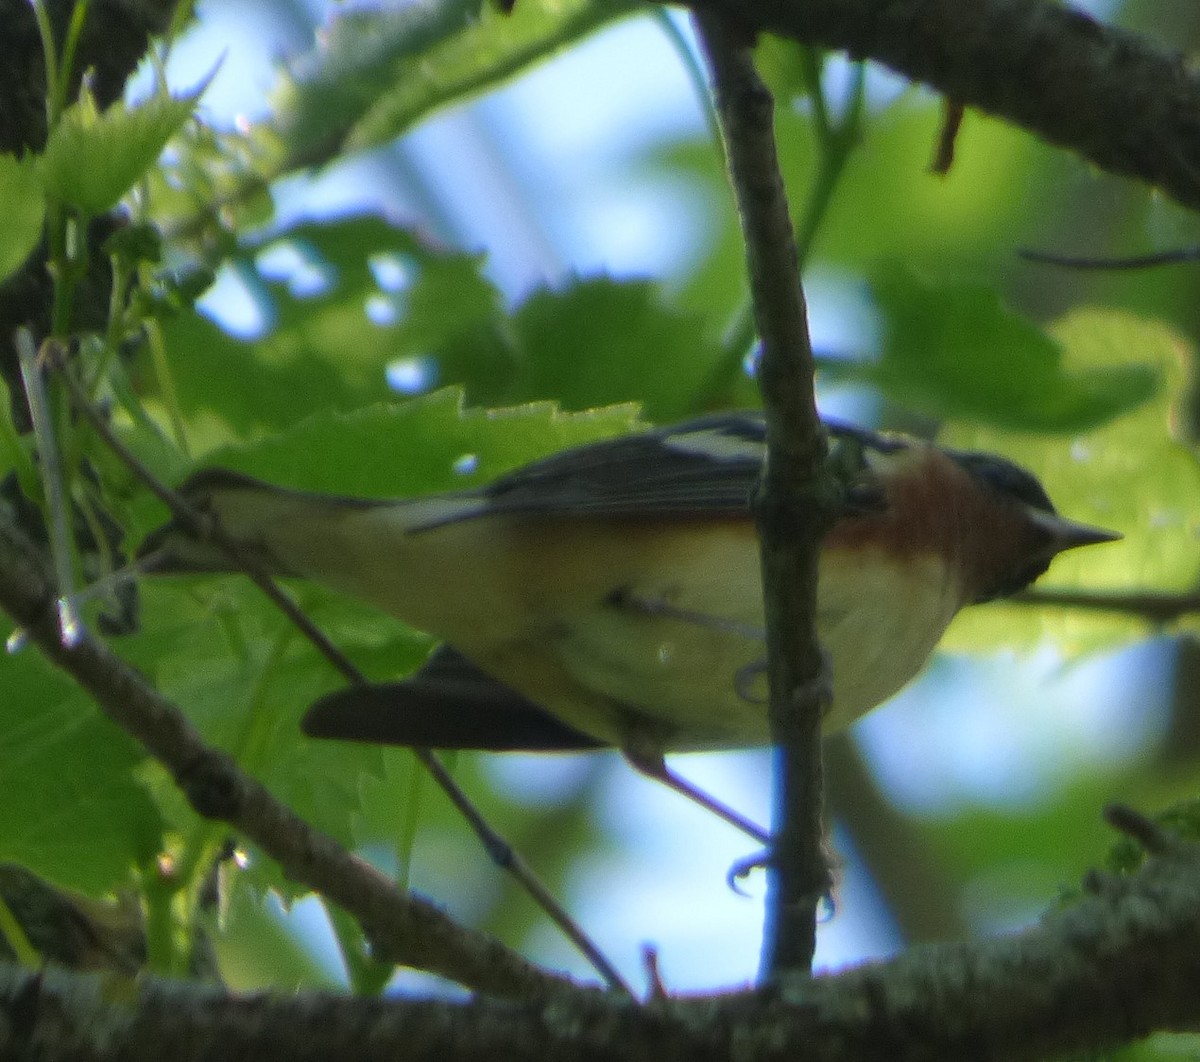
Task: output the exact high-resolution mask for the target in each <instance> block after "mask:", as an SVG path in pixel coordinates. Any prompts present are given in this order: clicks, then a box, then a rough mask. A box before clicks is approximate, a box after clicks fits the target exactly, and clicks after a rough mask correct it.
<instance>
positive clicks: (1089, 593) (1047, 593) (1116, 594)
mask: <svg viewBox="0 0 1200 1062" xmlns="http://www.w3.org/2000/svg"><path fill="white" fill-rule="evenodd" d="M1012 600H1013V601H1016V602H1019V603H1020V604H1024V605H1040V606H1046V605H1056V606H1060V607H1062V608H1077V609H1081V610H1083V611H1085V612H1116V613H1120V614H1122V615H1126V616H1137V617H1139V618H1140V619H1144V620H1145V621H1146V622H1147V623H1154V624H1160V623H1171V622H1173V621H1174V620H1177V619H1180V618H1181V617H1183V616H1190V615H1194V614H1196V613H1197V612H1200V590H1183V591H1173V590H1054V589H1051V588H1049V587H1047V588H1046V589H1041V588H1037V589H1034V590H1027V591H1025V593H1023V594H1018V595H1017V596H1016V597H1014V598H1013V599H1012Z"/></svg>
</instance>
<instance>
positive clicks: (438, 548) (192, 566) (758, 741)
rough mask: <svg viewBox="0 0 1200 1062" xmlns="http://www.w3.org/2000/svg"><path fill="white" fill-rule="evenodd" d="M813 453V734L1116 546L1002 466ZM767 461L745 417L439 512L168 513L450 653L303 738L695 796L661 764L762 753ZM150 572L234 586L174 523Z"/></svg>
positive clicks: (354, 697)
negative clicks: (986, 617)
mask: <svg viewBox="0 0 1200 1062" xmlns="http://www.w3.org/2000/svg"><path fill="white" fill-rule="evenodd" d="M825 429H826V432H827V435H828V439H829V445H830V451H831V460H833V461H835V462H836V466H837V467H838V468H839V469H840V472H839V477H840V479H841V480H842V481H843V488H844V489H843V494H844V499H845V501H844V504H843V506H842V511H841V512H840V514H839V515H838V517H837V519H836V521H835V523H834V525H833V527H832V529H831V530H830V532H829V533H828V535H827V536H826V538H825V539H824V542H823V545H822V548H821V554H820V557H819V576H818V591H817V612H816V619H817V632H818V635H819V638H820V641H821V643H822V645H823V647H824V649H825V651H826V653H827V656H828V659H829V667H830V674H831V685H832V707H831V709H830V710H829V712H828V714H827V716H826V717H825V719H824V720H823V729H824V730H825V732H829V731H832V730H837V729H840V728H843V727H845V726H847V725H849V724H850V723H852V722H853V721H855V720H856V719H857V718H859V717H860V716H862V715H863V714H864V713H866V712H868V711H870V710H871V709H872V708H874V707H876V706H877V705H879V704H881V703H883V702H884V701H886V700H887V699H889V698H890V697H891V696H892V695H893V694H895V693H896V692H897V691H898V690H899V689H901V688H902V687H903V686H905V685H906V684H907V683H908V682H909V681H910V680H911V679H912V678H913V677H914V676H915V675H916V674H917V673H918V672H919V671H920V670H921V669H922V667H923V666H924V664H925V663H926V661H927V660H928V658H929V657H930V655H931V654H932V652H933V650H934V648H935V646H936V645H937V643H938V641H939V640H940V639H941V636H942V634H943V633H944V631H945V630H946V627H947V626H948V625H949V623H950V621H951V620H952V619H953V618H954V616H955V615H956V614H957V613H958V612H959V610H960V609H962V608H964V607H967V606H970V605H975V604H980V603H983V602H987V601H991V600H994V599H997V598H1003V597H1007V596H1009V595H1012V594H1015V593H1017V592H1019V591H1020V590H1022V589H1024V588H1025V587H1027V586H1029V585H1030V584H1031V583H1032V582H1033V581H1034V580H1036V579H1037V578H1038V577H1039V576H1040V575H1041V574H1042V573H1043V572H1045V571H1046V569H1047V568H1048V567H1049V565H1050V562H1051V561H1052V560H1053V559H1054V557H1056V556H1057V555H1058V554H1059V553H1061V552H1063V551H1064V550H1069V549H1074V548H1077V547H1080V546H1086V545H1093V544H1099V543H1104V542H1110V541H1114V540H1116V539H1118V538H1120V537H1121V536H1120V535H1119V534H1116V533H1114V532H1111V531H1107V530H1104V529H1101V528H1097V527H1091V526H1088V525H1086V524H1081V523H1076V522H1074V521H1071V520H1069V519H1066V518H1065V517H1063V516H1060V515H1059V514H1058V513H1057V511H1056V510H1055V508H1054V505H1053V504H1052V503H1051V501H1050V499H1049V497H1048V496H1047V494H1046V491H1045V490H1044V488H1043V487H1042V485H1041V484H1040V483H1039V482H1038V480H1037V479H1036V477H1034V476H1033V475H1032V474H1031V473H1029V472H1028V471H1026V470H1024V469H1023V468H1021V467H1020V466H1018V465H1016V464H1014V463H1013V462H1011V461H1009V460H1007V459H1005V458H1003V457H1000V456H998V455H994V454H987V453H977V452H971V451H963V450H955V449H950V448H945V447H941V446H938V445H935V444H934V443H932V442H928V441H925V440H921V439H917V438H913V437H909V436H905V435H899V434H889V433H880V432H874V431H869V430H866V429H862V428H858V427H854V426H852V425H849V424H844V423H840V422H835V421H827V422H826V426H825ZM765 449H766V440H765V426H764V421H763V418H762V415H761V414H760V413H758V412H755V411H735V412H727V413H718V414H709V415H707V416H703V417H699V418H696V419H693V420H690V421H687V422H684V423H682V424H678V425H675V426H671V427H662V428H653V429H649V430H644V431H640V432H635V433H632V434H628V435H624V436H618V437H615V438H610V439H606V440H603V441H599V442H593V443H589V444H587V445H583V446H579V447H575V448H573V449H569V450H565V451H562V452H560V453H557V454H553V455H551V456H549V457H546V458H543V459H541V460H537V461H534V462H532V463H531V464H528V465H525V466H523V467H520V468H517V469H515V470H513V471H510V472H508V473H506V474H504V475H501V476H500V477H499V478H497V479H495V480H494V481H493V482H491V483H489V484H487V485H485V486H482V487H478V488H472V489H467V490H459V491H454V492H450V493H442V494H432V495H427V496H418V497H412V498H403V499H368V498H356V497H341V496H336V495H330V494H318V493H312V492H307V491H301V490H294V489H288V488H284V487H280V486H275V485H271V484H268V483H265V482H262V481H260V480H257V479H254V478H252V477H249V476H246V475H244V474H241V473H236V472H231V471H227V470H222V469H216V468H208V469H202V470H200V471H199V472H197V473H195V474H194V475H192V476H191V477H190V478H189V479H187V480H186V481H185V482H184V483H183V484H182V485H181V487H180V488H179V490H180V493H181V494H182V495H183V497H184V498H185V499H186V500H187V501H188V502H189V503H191V504H192V505H193V506H195V507H196V508H198V509H200V510H202V511H203V512H205V513H207V514H209V515H210V516H212V517H214V518H215V519H216V520H217V521H218V522H219V525H220V527H221V528H222V530H223V531H224V532H225V533H226V534H228V535H229V536H231V537H232V538H233V539H235V540H236V541H237V542H239V543H240V544H241V545H242V546H243V548H245V549H247V550H248V551H249V552H250V554H251V555H252V556H253V557H254V558H255V559H256V560H257V561H258V562H259V563H261V564H262V565H263V566H264V567H265V568H266V569H267V570H268V571H270V572H272V573H274V574H277V575H281V576H293V577H299V578H302V579H307V580H311V581H314V582H316V583H319V584H322V585H324V586H325V587H327V588H330V589H333V590H335V591H340V592H343V593H346V594H348V595H351V596H352V597H355V598H358V599H360V600H362V601H364V602H366V603H368V604H370V605H372V606H374V607H376V608H377V609H379V610H381V611H382V612H384V613H387V614H389V615H391V616H394V617H396V618H398V619H400V620H402V621H403V622H404V623H406V624H407V625H409V626H411V627H414V628H416V629H418V630H421V631H424V632H426V633H427V634H429V635H431V636H433V637H434V638H435V639H437V640H438V641H439V642H440V646H439V647H438V648H437V649H436V650H435V651H434V652H433V653H432V654H431V656H430V657H429V658H428V660H427V661H426V663H425V664H424V666H423V667H421V668H420V669H418V670H417V671H416V672H415V673H414V674H413V675H411V676H409V677H407V678H405V679H403V680H400V681H389V682H381V683H378V684H374V685H368V686H358V687H355V686H351V687H347V688H345V689H342V690H339V691H336V692H334V693H331V694H329V695H327V696H325V697H323V698H321V699H320V700H319V701H317V702H316V704H315V705H313V706H312V707H311V708H310V709H309V711H308V713H307V714H306V716H305V717H304V720H303V722H302V727H303V729H304V731H305V732H306V733H307V734H309V735H310V736H313V737H320V738H332V739H341V740H351V741H367V742H376V743H384V744H393V745H409V746H420V747H425V748H435V749H484V750H492V751H505V750H526V751H555V750H562V751H565V750H583V749H596V748H604V747H616V748H618V749H620V750H621V751H623V752H624V753H625V754H626V756H627V758H628V759H629V760H630V761H631V762H632V763H633V764H634V766H636V767H639V768H640V769H642V770H644V771H646V772H647V773H650V774H652V775H654V776H656V777H660V778H662V779H663V780H664V781H667V782H668V784H673V785H675V787H676V788H682V789H683V791H685V792H688V795H693V794H692V793H691V792H689V791H688V787H687V783H686V782H683V781H682V780H681V779H678V778H677V777H676V776H674V775H672V774H671V773H670V772H668V771H667V770H666V767H665V763H664V760H663V757H664V756H665V755H666V754H668V753H673V752H688V751H700V750H717V749H736V748H747V747H754V746H761V745H765V744H768V743H769V742H770V732H769V725H768V719H767V696H766V679H765V666H764V665H765V629H764V620H763V604H762V583H761V576H760V570H759V557H758V548H757V537H756V531H755V522H754V511H753V505H754V496H755V491H756V489H757V485H758V483H759V479H760V475H761V471H762V467H763V460H764V455H765ZM140 553H141V555H142V556H143V558H144V559H145V561H146V562H147V563H148V564H149V566H150V568H151V570H152V571H154V572H155V573H171V572H187V571H191V572H196V571H231V570H235V569H236V565H235V564H234V562H233V561H231V560H230V558H229V556H228V555H227V553H226V552H225V551H224V550H223V549H222V548H221V547H220V546H219V545H217V544H215V543H214V542H212V541H207V540H201V539H198V538H196V537H195V536H194V535H192V534H191V533H190V532H189V531H188V529H187V527H186V526H184V525H183V524H182V523H181V522H179V521H178V520H174V521H171V522H169V523H167V524H166V525H165V526H163V527H161V528H159V529H158V530H156V531H154V532H152V533H151V534H150V535H149V536H148V537H147V539H146V540H145V541H144V543H143V545H142V548H141V551H140ZM676 782H679V783H681V784H676ZM702 802H703V801H702Z"/></svg>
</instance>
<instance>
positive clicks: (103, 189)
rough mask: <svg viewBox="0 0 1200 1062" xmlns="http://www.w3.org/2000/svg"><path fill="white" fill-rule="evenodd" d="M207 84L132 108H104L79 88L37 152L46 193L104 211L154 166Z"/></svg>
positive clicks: (87, 210) (92, 211)
mask: <svg viewBox="0 0 1200 1062" xmlns="http://www.w3.org/2000/svg"><path fill="white" fill-rule="evenodd" d="M206 86H207V79H206V80H205V82H204V83H202V84H201V85H200V87H199V88H197V89H196V90H195V91H193V92H189V93H187V94H186V95H184V96H178V97H175V96H166V95H158V96H154V97H152V98H151V99H149V100H147V101H146V102H144V103H142V104H140V105H139V106H137V107H135V108H133V109H128V108H126V107H125V105H124V104H123V103H120V102H118V103H114V104H113V105H112V106H111V107H109V108H108V110H106V111H104V112H103V113H100V112H99V111H97V109H96V103H95V100H94V99H93V98H92V97H91V95H90V94H89V93H86V92H84V93H82V94H81V95H80V97H79V99H78V100H77V101H76V102H75V103H73V104H72V105H71V106H70V107H68V108H67V110H65V111H64V112H63V115H62V118H61V120H60V121H59V123H58V125H56V126H55V127H54V129H53V130H51V132H50V138H49V140H48V141H47V143H46V150H45V152H44V154H43V155H42V157H41V162H40V170H41V175H42V181H43V183H44V185H45V188H46V192H47V194H48V195H50V196H52V197H54V198H55V199H58V200H61V201H62V202H64V203H69V204H70V205H72V206H75V207H78V208H79V209H80V210H81V211H83V212H84V213H85V214H88V215H90V216H93V217H95V216H98V215H100V214H105V213H107V212H108V211H109V210H111V209H112V208H113V207H114V206H116V204H117V201H118V200H119V199H120V198H121V196H123V195H124V194H125V193H126V192H127V191H129V189H130V188H132V187H133V185H134V184H135V183H137V181H138V180H139V179H140V178H141V177H142V176H143V174H145V173H146V172H147V170H149V169H150V168H151V167H152V166H153V165H154V163H155V161H156V160H157V159H158V156H159V155H161V154H162V150H163V148H164V147H166V145H167V141H168V140H170V139H171V137H172V136H173V135H174V134H175V133H176V132H177V131H178V130H179V129H180V127H181V126H182V125H183V123H184V122H186V121H187V120H188V118H190V117H191V114H192V111H193V109H194V108H195V105H196V101H197V100H198V99H199V98H200V94H201V93H202V92H203V91H204V89H205V87H206Z"/></svg>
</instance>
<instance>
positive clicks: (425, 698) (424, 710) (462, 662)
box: [301, 645, 604, 752]
mask: <svg viewBox="0 0 1200 1062" xmlns="http://www.w3.org/2000/svg"><path fill="white" fill-rule="evenodd" d="M301 726H302V727H303V729H304V732H305V733H306V734H308V735H309V737H317V738H337V739H340V740H342V741H366V742H372V743H375V744H381V745H405V746H409V747H421V748H434V749H485V750H488V751H492V752H515V751H527V752H568V751H572V750H587V749H597V748H603V747H604V745H603V743H602V742H600V741H597V740H596V739H595V738H593V737H590V736H589V735H587V734H584V733H582V732H580V731H578V730H574V729H572V728H571V727H569V726H567V725H566V724H565V723H561V722H559V721H558V720H557V719H556V718H555V717H554V716H552V715H551V714H550V713H549V712H547V711H546V710H545V709H543V708H541V707H539V706H538V705H536V704H534V703H533V701H530V700H528V699H527V698H525V697H524V696H523V695H522V694H520V693H518V692H517V691H516V690H514V689H512V688H510V687H509V686H506V685H504V684H503V683H501V682H498V681H496V679H494V678H492V677H491V676H490V675H488V674H486V673H485V672H483V671H481V670H480V669H479V668H478V667H476V666H475V665H474V664H473V663H472V662H471V661H470V660H468V659H467V658H466V657H465V656H463V655H462V654H461V653H459V652H458V650H456V649H454V648H453V647H452V646H448V645H443V646H440V647H439V648H437V649H436V650H434V652H433V654H432V655H431V656H430V657H429V659H428V660H427V661H426V662H425V664H424V665H423V666H422V667H421V669H420V670H418V671H417V672H416V673H415V674H414V675H412V677H410V678H408V679H405V680H404V681H403V682H389V683H383V684H380V685H376V686H360V687H355V686H352V687H348V688H347V689H343V690H338V691H337V692H336V693H330V694H328V695H327V696H325V697H322V698H321V699H320V700H319V701H317V702H316V704H314V705H313V706H312V707H311V708H310V709H309V710H308V712H307V713H306V714H305V716H304V720H303V722H302V724H301Z"/></svg>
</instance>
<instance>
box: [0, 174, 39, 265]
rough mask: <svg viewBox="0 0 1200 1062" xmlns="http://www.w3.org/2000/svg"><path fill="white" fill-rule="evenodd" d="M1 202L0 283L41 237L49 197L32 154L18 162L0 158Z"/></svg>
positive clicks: (22, 260)
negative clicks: (2, 205)
mask: <svg viewBox="0 0 1200 1062" xmlns="http://www.w3.org/2000/svg"><path fill="white" fill-rule="evenodd" d="M0 203H3V204H4V230H3V235H2V236H0V283H3V282H4V281H5V280H7V279H8V278H9V277H10V276H12V275H13V273H15V272H16V271H17V270H18V269H20V268H21V266H22V265H23V264H24V262H25V259H26V258H28V257H29V254H30V252H31V251H32V250H33V249H34V248H35V247H36V246H37V245H38V241H39V240H41V238H42V220H43V218H44V217H45V214H46V197H45V195H44V194H43V192H42V182H41V179H40V178H39V177H38V172H37V163H36V161H35V160H34V158H33V156H32V155H26V156H25V157H24V158H23V159H18V158H17V157H16V156H15V155H0Z"/></svg>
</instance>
